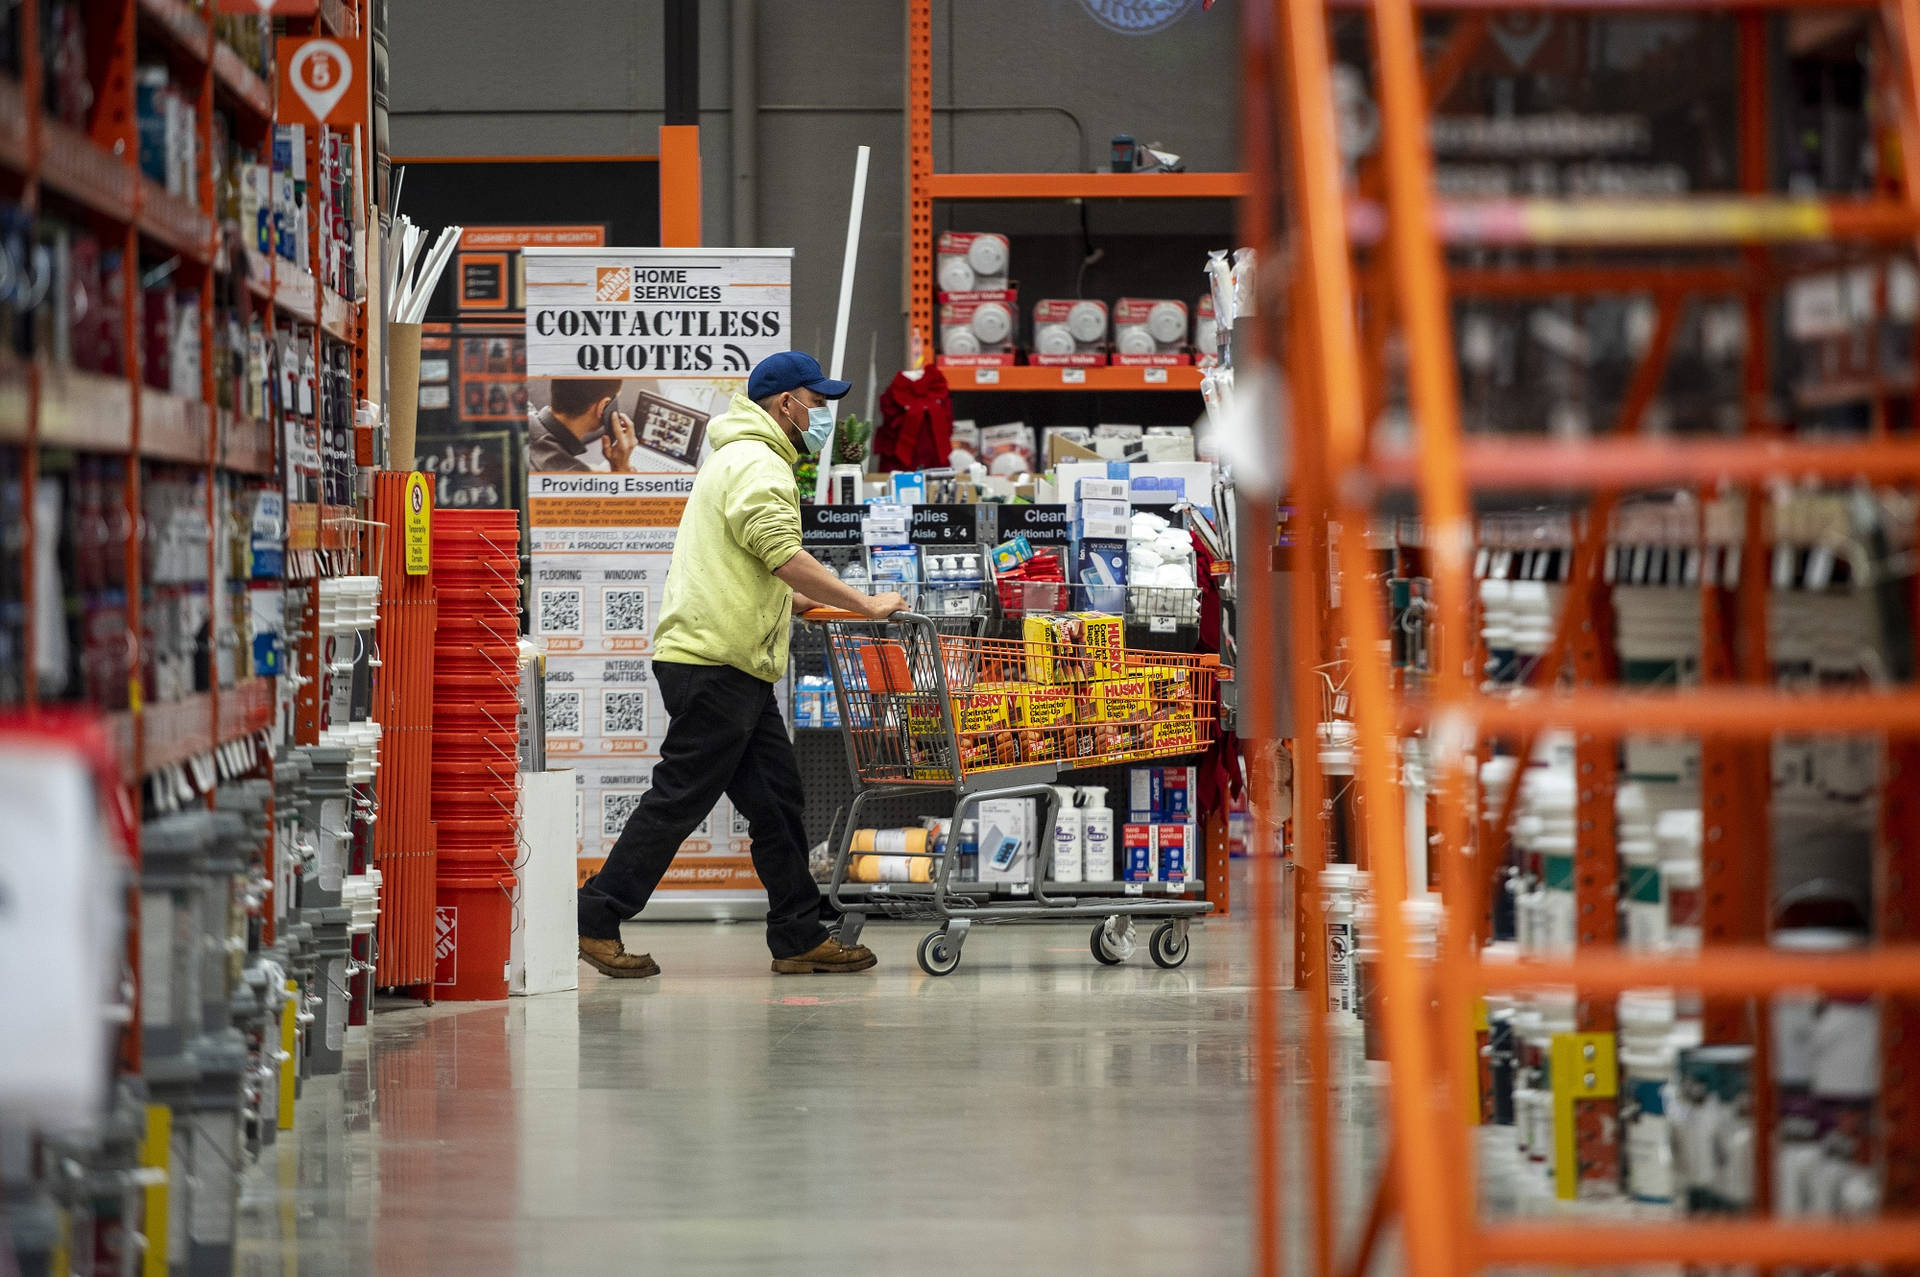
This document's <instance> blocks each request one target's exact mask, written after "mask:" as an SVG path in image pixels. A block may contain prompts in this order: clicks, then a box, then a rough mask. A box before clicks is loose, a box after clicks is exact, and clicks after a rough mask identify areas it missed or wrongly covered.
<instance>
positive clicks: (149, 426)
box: [140, 386, 213, 466]
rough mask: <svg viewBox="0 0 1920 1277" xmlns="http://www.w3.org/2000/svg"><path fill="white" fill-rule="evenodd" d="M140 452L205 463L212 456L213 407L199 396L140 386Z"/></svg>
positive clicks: (157, 457)
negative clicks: (197, 397) (198, 397)
mask: <svg viewBox="0 0 1920 1277" xmlns="http://www.w3.org/2000/svg"><path fill="white" fill-rule="evenodd" d="M140 455H141V456H143V457H145V458H147V459H148V460H150V461H177V462H179V463H181V464H182V465H190V466H203V465H206V464H207V463H208V462H209V461H210V460H211V459H212V457H213V410H212V409H211V408H209V407H208V406H207V405H206V404H204V403H202V402H201V401H200V400H198V399H186V398H183V397H181V396H180V395H174V394H169V393H167V392H166V391H164V390H154V389H152V388H151V387H146V386H143V387H141V389H140Z"/></svg>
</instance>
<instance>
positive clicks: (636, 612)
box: [600, 590, 647, 634]
mask: <svg viewBox="0 0 1920 1277" xmlns="http://www.w3.org/2000/svg"><path fill="white" fill-rule="evenodd" d="M601 615H602V617H603V618H604V619H603V620H602V622H601V627H600V628H601V629H603V630H604V631H606V632H607V633H608V634H645V633H646V632H647V592H646V591H645V590H607V591H606V592H605V594H604V604H603V610H602V613H601Z"/></svg>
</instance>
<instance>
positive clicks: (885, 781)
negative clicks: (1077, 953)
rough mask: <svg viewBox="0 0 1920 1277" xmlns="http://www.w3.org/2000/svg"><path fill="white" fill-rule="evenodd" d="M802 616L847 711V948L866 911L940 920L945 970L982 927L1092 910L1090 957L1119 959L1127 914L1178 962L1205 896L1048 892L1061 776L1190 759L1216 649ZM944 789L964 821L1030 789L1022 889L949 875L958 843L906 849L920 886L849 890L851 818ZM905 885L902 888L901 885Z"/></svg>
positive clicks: (1127, 950) (839, 859)
mask: <svg viewBox="0 0 1920 1277" xmlns="http://www.w3.org/2000/svg"><path fill="white" fill-rule="evenodd" d="M806 619H807V620H809V621H813V622H817V623H818V624H820V625H821V626H822V628H823V629H824V631H825V634H826V652H827V668H828V670H829V671H830V673H831V674H832V676H833V686H834V695H835V696H836V697H837V699H838V701H839V705H840V727H841V732H842V734H843V735H844V736H845V739H846V743H847V757H848V760H849V766H850V767H851V769H852V772H853V783H854V789H855V790H856V794H855V797H854V799H853V802H852V804H851V806H850V807H849V808H848V809H847V810H846V811H845V812H844V813H836V815H835V818H834V828H833V833H832V835H831V836H830V837H831V842H832V845H833V848H834V855H833V869H832V873H831V875H830V876H829V879H828V887H827V892H828V899H829V901H830V902H831V903H832V905H833V907H834V908H835V909H836V910H838V911H839V912H840V914H841V921H840V942H841V943H842V944H853V943H854V942H855V941H856V940H857V939H858V938H859V935H860V930H861V928H862V927H863V926H864V925H865V923H866V918H867V915H868V914H869V913H881V914H885V915H886V916H888V917H892V918H900V919H906V920H927V921H936V922H939V923H940V924H941V925H940V926H939V928H937V929H936V930H934V931H930V932H928V933H927V935H926V936H925V937H923V938H922V939H921V941H920V949H919V961H920V966H921V968H922V969H923V970H925V971H926V972H927V973H928V974H929V975H946V974H948V973H950V972H951V971H953V969H954V968H955V967H957V966H958V965H959V964H960V952H961V949H962V947H963V946H964V945H965V944H966V939H967V935H968V932H969V930H970V929H971V927H972V926H973V924H975V923H980V924H982V925H990V924H994V923H1007V922H1043V921H1051V920H1056V919H1061V918H1097V919H1099V921H1098V922H1097V923H1096V925H1095V926H1094V929H1093V938H1092V950H1093V955H1094V957H1095V958H1097V959H1098V960H1099V961H1101V962H1102V963H1106V964H1109V965H1111V964H1113V963H1118V962H1123V961H1125V960H1126V959H1127V958H1128V957H1130V956H1131V955H1132V952H1133V949H1134V927H1133V923H1134V920H1135V919H1136V918H1144V919H1160V920H1161V924H1160V926H1159V927H1157V928H1156V929H1155V930H1154V932H1153V935H1152V937H1151V940H1150V943H1149V945H1148V951H1149V953H1150V954H1151V955H1152V957H1153V960H1154V961H1155V962H1156V963H1158V964H1159V965H1160V966H1163V967H1177V966H1179V965H1180V964H1181V963H1183V962H1185V961H1186V958H1187V924H1188V922H1189V920H1190V919H1192V918H1193V917H1195V916H1196V915H1199V914H1203V913H1206V912H1207V911H1208V910H1209V909H1211V908H1212V905H1211V904H1209V903H1208V902H1207V901H1204V900H1176V899H1171V898H1159V899H1150V898H1143V899H1139V900H1133V899H1117V898H1112V897H1088V898H1075V897H1073V896H1065V895H1055V894H1052V892H1051V891H1050V890H1049V888H1052V887H1057V886H1059V885H1060V884H1055V883H1052V882H1050V881H1049V879H1050V876H1051V873H1050V871H1051V870H1052V867H1053V838H1052V830H1053V826H1054V818H1055V817H1056V815H1057V814H1058V808H1059V799H1058V796H1057V794H1056V793H1055V790H1054V789H1053V782H1055V781H1056V780H1057V779H1058V778H1059V776H1060V774H1061V773H1062V772H1065V771H1071V770H1073V769H1074V768H1078V767H1106V766H1111V765H1113V764H1115V763H1128V762H1138V761H1146V760H1151V759H1164V758H1172V757H1180V756H1183V755H1189V754H1193V753H1195V752H1197V751H1199V750H1202V749H1205V748H1206V747H1207V746H1208V745H1209V744H1211V743H1212V741H1213V737H1214V733H1215V731H1216V730H1217V728H1218V725H1219V698H1218V682H1219V680H1220V679H1221V678H1223V677H1227V676H1229V671H1227V670H1225V669H1223V668H1222V667H1221V666H1220V664H1219V659H1218V658H1217V657H1215V656H1212V655H1210V654H1185V653H1164V652H1131V651H1126V650H1124V647H1123V643H1122V638H1121V635H1122V625H1123V622H1122V620H1121V618H1119V617H1086V616H1064V617H1035V618H1032V619H1031V620H1030V621H1029V622H1028V623H1027V629H1026V631H1025V633H1024V634H1023V637H1021V638H1019V639H989V638H981V637H978V636H974V635H966V634H960V635H955V634H942V633H941V632H940V629H939V627H938V626H937V625H936V624H935V622H934V621H933V620H931V619H930V618H928V617H925V616H920V615H917V614H914V613H910V612H899V613H895V614H894V616H893V617H892V618H891V619H889V620H885V621H875V620H871V619H868V618H866V617H863V616H860V615H858V614H856V613H852V612H841V611H837V610H833V609H826V608H821V609H816V610H814V611H812V612H809V613H807V615H806ZM930 790H948V791H950V792H951V793H952V794H953V796H954V802H955V807H954V813H953V822H952V825H951V826H950V828H952V829H954V830H958V828H959V826H960V823H961V821H962V820H964V819H965V818H966V816H967V813H968V812H970V811H973V810H975V809H977V808H978V806H979V804H980V803H982V802H985V801H988V800H990V799H1004V798H1018V799H1037V800H1038V801H1039V803H1040V805H1041V813H1042V816H1041V820H1040V823H1039V825H1038V826H1037V829H1038V830H1039V831H1040V833H1039V836H1037V837H1035V839H1034V844H1035V845H1034V848H1033V867H1034V870H1033V882H1032V893H1033V894H1032V896H1031V898H1030V899H1024V900H1009V901H996V900H993V899H991V898H990V897H986V896H985V895H984V894H983V893H973V894H969V893H968V890H967V889H968V887H969V884H967V883H961V884H958V889H957V890H956V886H955V884H954V882H953V870H954V864H955V862H956V860H957V859H958V856H959V844H960V840H959V838H958V837H949V838H947V839H946V840H945V843H944V845H943V846H942V847H941V848H940V849H939V850H937V851H929V852H905V853H901V854H902V855H903V856H905V857H906V858H909V859H925V860H931V861H933V862H934V863H933V865H932V866H931V867H930V872H929V875H928V878H929V880H928V881H927V882H925V883H911V884H909V883H890V884H888V890H887V891H886V892H885V893H884V894H882V893H874V894H871V895H869V896H867V897H865V898H863V899H858V900H856V899H853V898H851V897H849V896H848V895H847V894H846V893H845V891H844V888H845V887H846V886H847V873H848V867H849V865H850V864H851V861H852V856H853V835H854V831H855V830H856V829H858V828H859V827H860V813H861V811H862V809H863V808H865V807H866V805H867V804H868V803H870V802H872V801H874V800H876V799H882V798H889V797H899V796H902V795H924V794H926V793H927V792H928V791H930ZM901 888H906V889H905V890H902V889H901Z"/></svg>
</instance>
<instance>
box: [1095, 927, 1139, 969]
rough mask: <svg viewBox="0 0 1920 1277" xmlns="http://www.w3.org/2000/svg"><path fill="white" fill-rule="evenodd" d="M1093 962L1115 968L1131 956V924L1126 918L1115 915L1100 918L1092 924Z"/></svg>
mask: <svg viewBox="0 0 1920 1277" xmlns="http://www.w3.org/2000/svg"><path fill="white" fill-rule="evenodd" d="M1092 948H1093V957H1094V961H1096V962H1098V963H1100V965H1102V966H1106V967H1117V966H1119V965H1120V964H1121V963H1122V962H1125V961H1126V960H1127V959H1128V958H1131V957H1132V956H1133V923H1132V921H1131V920H1129V919H1127V918H1123V917H1120V916H1119V915H1115V916H1114V917H1111V918H1102V919H1101V920H1100V921H1099V922H1096V923H1094V924H1093V944H1092Z"/></svg>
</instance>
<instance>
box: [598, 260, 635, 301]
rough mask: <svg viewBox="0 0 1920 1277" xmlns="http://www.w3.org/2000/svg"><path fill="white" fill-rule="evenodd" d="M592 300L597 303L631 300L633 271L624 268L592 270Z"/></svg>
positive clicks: (601, 267)
mask: <svg viewBox="0 0 1920 1277" xmlns="http://www.w3.org/2000/svg"><path fill="white" fill-rule="evenodd" d="M593 299H594V300H595V301H597V302H630V301H632V300H633V270H632V268H630V267H626V266H596V267H594V268H593Z"/></svg>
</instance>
